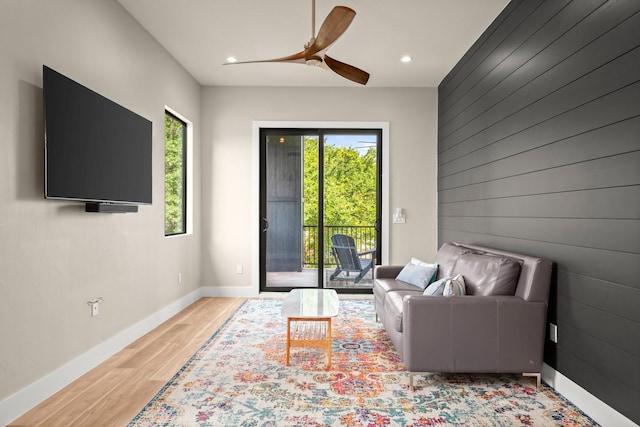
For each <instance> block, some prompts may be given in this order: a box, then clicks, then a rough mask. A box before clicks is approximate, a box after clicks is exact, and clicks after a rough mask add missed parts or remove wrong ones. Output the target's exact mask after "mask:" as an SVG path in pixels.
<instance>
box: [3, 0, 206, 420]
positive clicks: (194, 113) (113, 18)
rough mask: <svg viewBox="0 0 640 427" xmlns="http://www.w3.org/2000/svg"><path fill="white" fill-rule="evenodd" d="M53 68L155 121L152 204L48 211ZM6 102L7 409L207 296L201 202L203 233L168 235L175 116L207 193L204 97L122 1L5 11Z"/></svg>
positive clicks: (18, 4) (52, 205) (26, 5)
mask: <svg viewBox="0 0 640 427" xmlns="http://www.w3.org/2000/svg"><path fill="white" fill-rule="evenodd" d="M43 64H46V65H48V66H50V67H52V68H54V69H56V70H58V71H60V72H61V73H63V74H65V75H67V76H69V77H70V78H72V79H74V80H76V81H78V82H80V83H82V84H84V85H86V86H88V87H90V88H91V89H93V90H95V91H97V92H99V93H101V94H102V95H104V96H106V97H108V98H110V99H112V100H114V101H116V102H118V103H120V104H122V105H124V106H125V107H127V108H129V109H131V110H133V111H135V112H137V113H138V114H140V115H142V116H144V117H146V118H147V119H149V120H151V121H152V122H153V156H154V159H153V168H154V187H153V191H154V192H153V200H154V202H153V205H152V206H142V207H140V209H139V213H137V214H90V213H85V212H84V205H82V204H80V203H72V202H62V201H52V200H44V198H43V194H44V190H43V182H44V170H43V166H44V162H43V154H44V124H43V108H42V65H43ZM0 94H1V97H0V99H1V102H0V133H1V137H0V403H2V402H3V400H6V398H7V397H8V396H11V395H13V394H15V393H17V392H18V391H19V390H21V389H23V388H25V387H27V386H28V385H29V384H31V383H33V382H34V381H36V380H37V379H40V378H42V377H44V376H46V375H47V374H50V373H52V372H54V371H55V370H56V369H57V368H60V367H61V366H63V365H65V364H66V363H68V362H69V361H71V360H73V359H75V358H77V357H78V356H80V355H82V354H85V352H88V351H89V350H90V349H93V348H95V347H96V346H98V345H99V344H101V343H103V342H105V341H106V340H108V339H109V338H110V337H113V336H115V335H117V334H119V333H122V331H124V330H126V329H127V328H129V327H130V326H131V325H134V324H136V323H137V322H139V321H141V320H142V319H145V318H147V317H148V316H150V315H152V314H153V313H156V312H158V311H159V310H161V309H163V308H164V307H166V306H168V305H170V304H172V303H174V302H175V301H177V300H179V299H181V298H183V297H184V296H185V295H189V294H192V293H193V292H194V291H198V290H199V286H200V259H201V258H200V252H201V244H200V229H201V226H200V215H199V212H200V209H201V205H200V198H199V197H197V198H196V199H195V200H194V212H195V223H194V229H195V233H194V234H193V235H191V236H185V237H178V238H171V239H165V237H164V219H163V218H164V212H163V210H164V207H163V195H164V173H163V171H164V162H163V159H164V158H163V156H164V148H163V147H164V124H163V123H164V107H165V105H167V106H170V107H171V108H173V109H174V110H176V111H178V112H180V114H182V115H184V116H185V117H187V118H188V119H189V120H191V121H192V122H193V123H194V139H195V148H194V154H195V159H196V163H195V165H194V167H195V171H194V172H195V177H196V179H195V183H194V187H195V188H194V189H195V193H196V195H199V192H200V179H199V177H200V165H199V163H198V161H199V159H200V157H201V156H200V145H199V138H200V86H199V85H198V84H197V83H196V82H195V81H194V79H193V78H192V77H191V76H190V75H189V74H188V73H186V72H185V71H184V69H183V68H182V67H181V66H179V65H178V64H177V63H176V62H175V60H174V59H173V58H172V57H171V56H170V55H169V54H168V53H167V52H166V51H165V50H164V49H162V48H161V47H160V46H159V45H158V44H157V43H156V42H155V40H153V38H152V37H151V36H149V34H148V33H147V32H146V31H144V30H143V29H142V28H141V27H140V25H139V24H138V23H137V22H135V21H134V20H133V18H131V16H130V15H129V14H128V13H127V12H126V11H125V10H124V9H123V8H122V7H121V6H120V5H119V3H117V2H116V1H110V0H106V1H105V0H100V1H98V0H91V1H87V0H65V1H24V0H2V2H1V4H0ZM178 272H181V273H182V284H180V285H178V281H177V274H178ZM96 297H102V298H104V302H103V303H102V304H101V306H100V314H99V316H97V317H93V318H92V317H91V316H90V313H89V307H88V306H87V301H88V300H90V299H92V298H96ZM103 356H105V357H106V356H107V355H105V354H103ZM0 407H1V406H0ZM0 412H1V411H0Z"/></svg>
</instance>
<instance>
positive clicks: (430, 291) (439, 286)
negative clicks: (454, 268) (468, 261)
mask: <svg viewBox="0 0 640 427" xmlns="http://www.w3.org/2000/svg"><path fill="white" fill-rule="evenodd" d="M448 280H451V277H445V278H443V279H440V280H437V281H435V282H433V283H432V284H430V285H429V286H427V287H426V288H425V290H424V292H423V293H422V295H431V296H436V295H442V294H443V293H444V286H445V284H446V283H447V281H448Z"/></svg>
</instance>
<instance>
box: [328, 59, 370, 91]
mask: <svg viewBox="0 0 640 427" xmlns="http://www.w3.org/2000/svg"><path fill="white" fill-rule="evenodd" d="M324 64H325V65H326V66H327V67H329V68H330V69H331V70H332V71H333V72H335V73H337V74H340V75H341V76H342V77H344V78H345V79H349V80H351V81H353V82H356V83H360V84H361V85H366V84H367V82H368V81H369V73H367V72H366V71H363V70H361V69H360V68H356V67H354V66H353V65H349V64H345V63H344V62H340V61H338V60H337V59H333V58H331V57H330V56H329V55H325V56H324Z"/></svg>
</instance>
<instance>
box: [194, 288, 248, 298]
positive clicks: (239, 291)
mask: <svg viewBox="0 0 640 427" xmlns="http://www.w3.org/2000/svg"><path fill="white" fill-rule="evenodd" d="M200 290H201V291H202V297H238V298H257V297H259V296H260V291H259V290H258V289H257V288H256V287H253V286H205V287H202V288H200Z"/></svg>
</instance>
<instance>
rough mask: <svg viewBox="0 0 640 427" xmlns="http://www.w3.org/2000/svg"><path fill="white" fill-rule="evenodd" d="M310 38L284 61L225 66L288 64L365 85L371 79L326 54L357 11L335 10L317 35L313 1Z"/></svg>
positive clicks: (349, 9) (339, 7)
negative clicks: (326, 71)
mask: <svg viewBox="0 0 640 427" xmlns="http://www.w3.org/2000/svg"><path fill="white" fill-rule="evenodd" d="M311 3H312V4H311V8H312V11H311V39H310V40H309V41H308V42H307V43H306V44H305V45H304V50H303V51H301V52H298V53H294V54H293V55H289V56H285V57H282V58H274V59H264V60H258V61H242V62H227V63H225V64H224V65H232V64H253V63H258V62H285V63H293V64H307V65H313V66H318V67H322V68H325V69H328V70H331V71H333V72H335V73H337V74H339V75H340V76H342V77H344V78H345V79H349V80H351V81H353V82H356V83H359V84H361V85H366V84H367V81H368V80H369V73H367V72H366V71H363V70H361V69H359V68H356V67H354V66H353V65H349V64H345V63H344V62H340V61H338V60H337V59H333V58H331V57H330V56H329V55H327V54H326V53H325V52H326V51H327V49H329V47H330V46H331V45H332V44H333V43H334V42H335V41H336V40H338V38H339V37H340V36H341V35H342V33H344V32H345V31H346V29H347V28H348V27H349V25H350V24H351V21H353V18H354V17H355V16H356V12H355V11H354V10H353V9H351V8H349V7H346V6H336V7H334V8H333V9H332V10H331V12H329V15H327V17H326V18H325V20H324V22H323V23H322V26H321V27H320V31H318V34H317V35H316V34H315V33H316V29H315V20H316V16H315V15H316V1H315V0H311Z"/></svg>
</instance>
